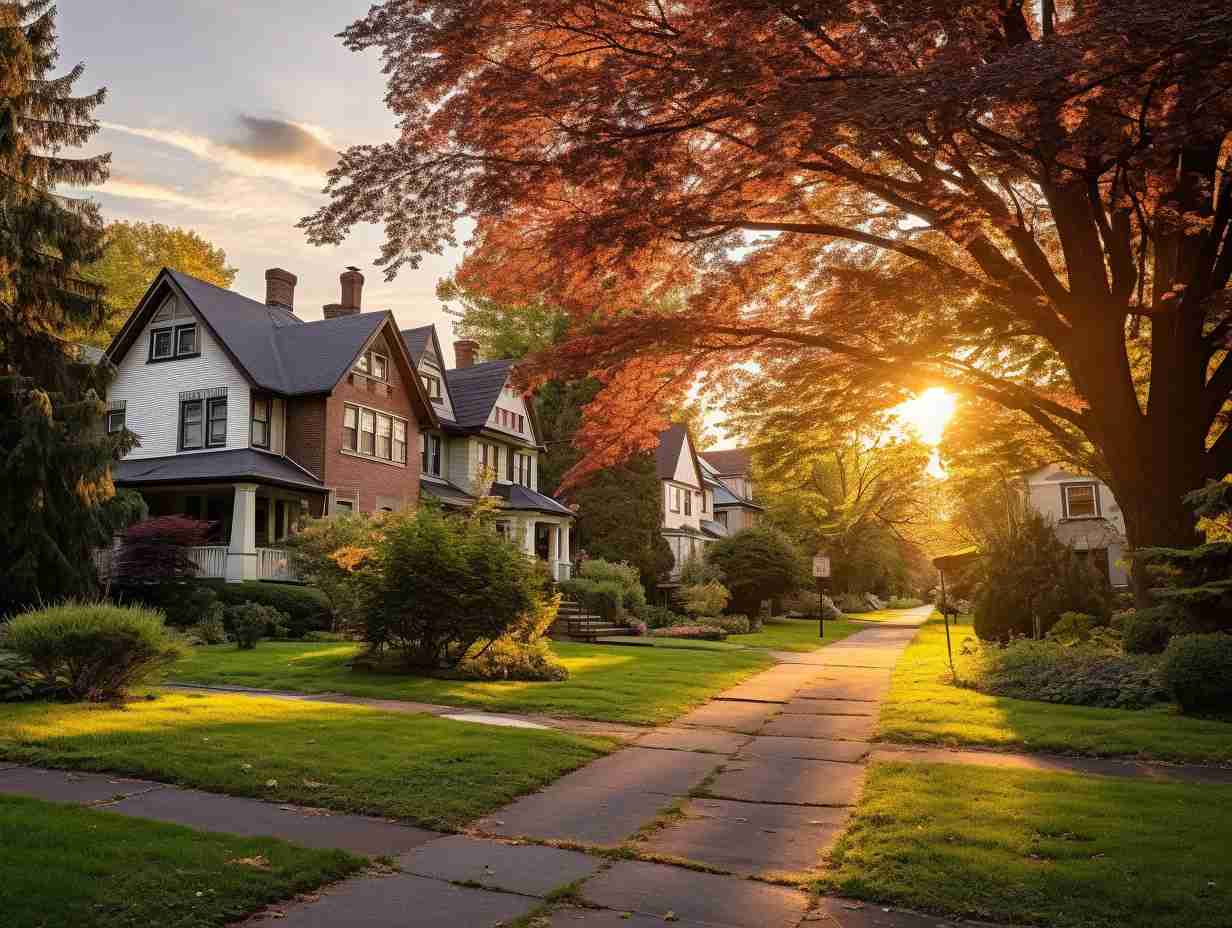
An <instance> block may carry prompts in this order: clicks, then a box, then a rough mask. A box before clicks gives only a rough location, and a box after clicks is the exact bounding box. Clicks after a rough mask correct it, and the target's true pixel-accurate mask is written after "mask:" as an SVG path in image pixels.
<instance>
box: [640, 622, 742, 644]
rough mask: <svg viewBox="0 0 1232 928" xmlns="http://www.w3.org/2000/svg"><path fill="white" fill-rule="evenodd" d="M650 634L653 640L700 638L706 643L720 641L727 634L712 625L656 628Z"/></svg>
mask: <svg viewBox="0 0 1232 928" xmlns="http://www.w3.org/2000/svg"><path fill="white" fill-rule="evenodd" d="M650 634H651V635H652V636H653V637H655V638H700V639H704V640H706V641H722V640H723V639H724V638H726V637H727V632H725V631H723V629H721V628H718V627H716V626H714V625H673V626H672V627H671V628H656V629H653V630H652V631H651V632H650Z"/></svg>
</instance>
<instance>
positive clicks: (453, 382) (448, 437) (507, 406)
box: [402, 325, 574, 580]
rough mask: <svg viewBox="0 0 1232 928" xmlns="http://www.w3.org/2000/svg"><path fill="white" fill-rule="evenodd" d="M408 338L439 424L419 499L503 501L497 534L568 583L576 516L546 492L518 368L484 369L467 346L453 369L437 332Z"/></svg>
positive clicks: (425, 436) (424, 461)
mask: <svg viewBox="0 0 1232 928" xmlns="http://www.w3.org/2000/svg"><path fill="white" fill-rule="evenodd" d="M402 338H403V341H404V342H405V344H406V347H407V351H408V352H409V353H410V356H411V357H412V359H414V362H415V365H416V369H417V370H418V371H419V376H420V379H421V380H422V382H423V385H424V391H425V392H426V393H427V395H428V397H429V399H430V400H431V402H432V405H433V408H434V410H435V412H436V416H437V419H438V420H439V425H438V426H437V427H434V428H428V429H424V430H423V431H422V432H421V434H420V455H421V462H420V478H419V489H420V493H421V494H425V495H428V496H433V497H435V498H436V499H438V500H439V501H440V502H441V503H442V504H444V505H445V506H453V507H461V506H468V505H470V503H471V502H473V501H474V500H475V499H476V498H477V497H479V496H485V495H486V496H493V497H496V498H497V499H499V500H500V508H501V515H500V518H499V520H498V521H497V529H498V530H499V531H501V532H502V533H504V534H506V535H507V536H508V537H510V538H513V539H515V540H516V541H517V542H518V544H520V545H521V546H522V547H523V548H524V549H525V550H526V552H527V553H528V554H531V555H534V556H536V557H538V558H539V559H540V560H543V561H547V562H548V563H549V564H550V565H551V567H552V571H553V575H554V576H555V577H556V578H557V579H558V580H565V579H568V577H569V570H570V561H571V541H572V539H571V532H572V526H573V520H574V515H573V512H572V511H571V510H570V509H568V508H567V507H565V506H564V505H562V504H561V503H560V502H558V501H557V500H555V499H553V498H552V497H551V496H547V495H545V494H543V493H540V492H539V455H540V453H541V452H542V451H543V444H542V442H541V440H540V438H539V426H538V423H537V422H536V420H535V415H534V409H533V407H532V405H531V404H529V403H527V402H526V401H525V398H524V397H523V396H522V394H521V393H520V392H519V391H518V390H517V389H516V388H515V387H514V386H513V384H512V383H511V381H510V372H511V370H512V368H513V364H514V362H513V361H507V360H502V361H486V362H483V363H479V362H478V361H477V358H476V354H477V351H478V348H479V346H478V344H477V343H476V342H473V341H470V340H467V339H463V340H460V341H457V342H455V343H454V356H455V359H456V365H455V367H453V368H451V369H446V367H445V361H444V357H443V354H442V352H441V345H440V340H439V339H438V338H437V335H436V328H435V326H430V325H428V326H421V327H420V328H416V329H406V330H404V331H403V332H402Z"/></svg>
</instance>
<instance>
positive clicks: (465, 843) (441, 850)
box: [398, 835, 602, 898]
mask: <svg viewBox="0 0 1232 928" xmlns="http://www.w3.org/2000/svg"><path fill="white" fill-rule="evenodd" d="M398 863H399V865H400V866H401V867H402V869H403V870H405V871H406V872H408V873H414V874H415V875H417V876H427V877H432V878H433V879H437V880H448V881H450V882H452V883H478V884H479V885H481V886H483V887H485V888H488V889H503V890H505V891H507V892H511V893H521V894H522V895H524V896H538V897H540V898H542V897H543V896H546V895H548V893H550V892H552V890H554V889H559V888H560V887H562V886H566V885H568V884H569V883H573V882H576V881H577V880H581V879H584V878H585V877H588V876H590V875H591V874H592V873H594V872H595V871H596V870H598V869H599V866H600V865H601V864H602V860H601V859H600V858H597V857H589V856H587V855H586V854H579V853H578V852H577V851H566V850H562V849H560V848H555V847H544V846H543V845H539V844H504V843H501V842H499V841H483V840H480V839H478V838H471V837H467V836H466V835H450V836H449V837H447V838H437V840H435V841H433V842H431V843H429V844H425V845H423V846H422V847H420V848H418V849H416V850H414V851H411V852H410V853H409V854H403V855H402V856H401V857H400V858H398Z"/></svg>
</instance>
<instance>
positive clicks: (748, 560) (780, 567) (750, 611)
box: [706, 526, 807, 615]
mask: <svg viewBox="0 0 1232 928" xmlns="http://www.w3.org/2000/svg"><path fill="white" fill-rule="evenodd" d="M706 559H707V561H708V562H709V563H710V564H713V565H714V566H716V567H718V569H719V570H721V571H722V572H723V578H724V579H723V582H724V584H725V585H726V586H727V588H728V589H729V590H730V591H731V605H732V608H733V610H734V611H736V612H741V613H744V614H745V615H754V614H756V612H757V609H758V606H759V605H760V604H761V602H762V600H765V599H773V598H775V597H778V596H783V595H784V594H786V593H790V592H792V591H793V590H798V589H800V587H802V586H803V585H804V584H805V582H806V579H807V577H806V571H805V568H804V559H803V557H801V555H800V552H799V551H797V550H796V547H795V545H793V544H792V543H791V541H790V540H789V539H788V538H787V536H786V535H784V534H782V533H781V532H779V531H777V530H776V529H773V528H770V527H769V526H758V527H756V528H748V529H744V530H743V531H740V532H736V534H734V535H730V536H728V537H727V538H721V539H719V540H718V541H716V542H715V543H714V544H713V545H711V546H710V549H709V550H708V551H707V553H706Z"/></svg>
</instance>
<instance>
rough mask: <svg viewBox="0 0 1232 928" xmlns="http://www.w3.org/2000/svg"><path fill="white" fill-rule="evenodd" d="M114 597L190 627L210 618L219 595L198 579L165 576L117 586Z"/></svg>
mask: <svg viewBox="0 0 1232 928" xmlns="http://www.w3.org/2000/svg"><path fill="white" fill-rule="evenodd" d="M111 595H112V599H114V600H115V601H116V602H117V603H119V604H126V605H137V606H145V607H146V608H147V609H153V610H155V611H156V612H161V613H163V615H164V616H166V619H167V624H168V625H171V626H173V627H175V628H188V627H189V626H191V625H195V624H197V623H198V622H200V621H201V620H202V619H204V618H206V617H207V616H208V615H209V614H210V613H211V612H212V611H213V607H214V606H216V605H218V602H219V597H218V594H217V593H216V592H215V590H214V589H213V588H212V587H210V586H207V585H205V583H204V582H203V581H197V580H184V579H180V580H163V581H160V582H157V583H134V584H126V585H122V586H114V587H112V590H111Z"/></svg>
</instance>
